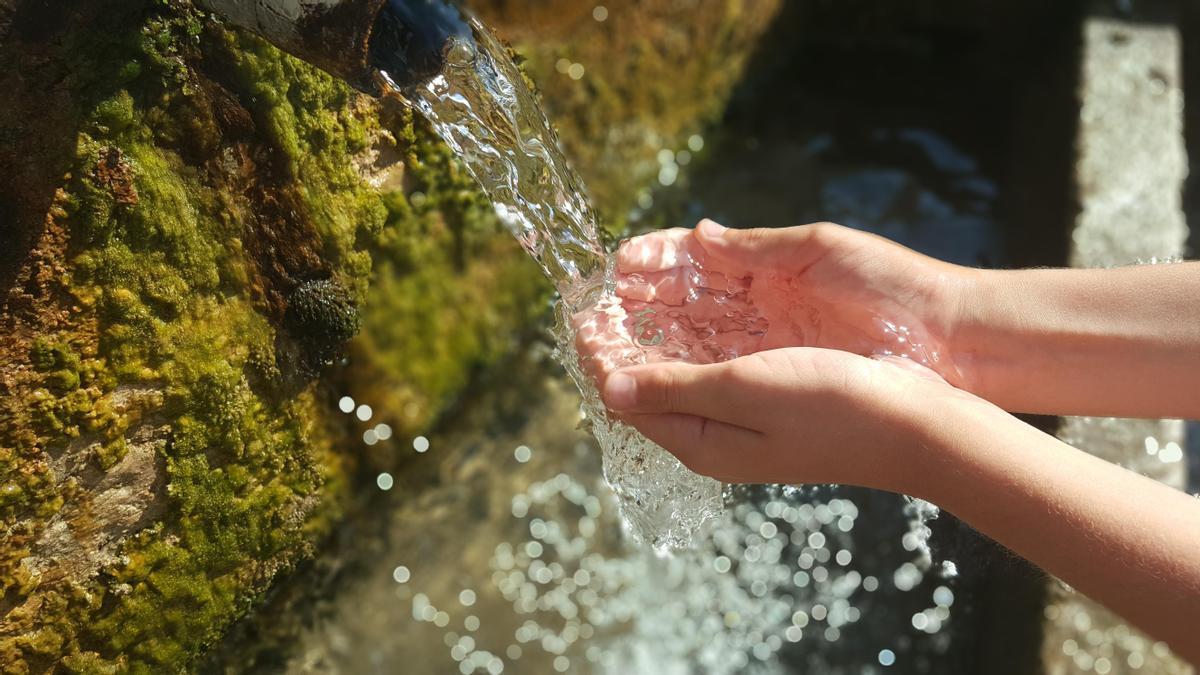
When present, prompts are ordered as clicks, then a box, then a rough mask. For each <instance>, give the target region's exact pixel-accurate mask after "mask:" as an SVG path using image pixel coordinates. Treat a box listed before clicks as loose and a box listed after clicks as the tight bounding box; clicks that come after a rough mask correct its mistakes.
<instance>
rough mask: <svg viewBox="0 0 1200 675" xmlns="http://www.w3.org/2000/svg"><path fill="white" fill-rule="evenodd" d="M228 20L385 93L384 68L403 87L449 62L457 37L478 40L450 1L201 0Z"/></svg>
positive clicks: (337, 74) (376, 92)
mask: <svg viewBox="0 0 1200 675" xmlns="http://www.w3.org/2000/svg"><path fill="white" fill-rule="evenodd" d="M197 2H198V4H199V5H200V6H201V7H202V8H204V9H206V10H208V11H210V12H213V13H214V14H217V15H218V16H221V17H223V18H224V19H226V20H227V21H228V22H229V23H231V24H233V25H235V26H238V27H240V28H244V29H246V30H249V31H252V32H254V33H257V34H258V35H260V36H261V37H263V38H264V39H266V40H267V41H268V42H271V43H272V44H274V45H275V46H276V47H279V48H280V49H282V50H284V51H286V52H288V53H290V54H292V55H293V56H296V57H297V58H300V59H302V60H304V61H307V62H309V63H311V64H313V65H315V66H317V67H318V68H321V69H322V70H325V71H326V72H328V73H330V74H332V75H334V76H335V77H338V78H340V79H342V80H345V81H346V82H347V83H349V84H350V85H351V86H353V87H355V88H357V89H359V90H361V91H364V92H367V93H369V94H373V95H379V94H380V93H381V92H380V91H379V84H378V79H377V75H378V73H380V71H384V72H386V74H387V77H388V78H389V79H390V80H391V82H392V83H393V84H394V85H395V86H397V87H400V88H405V87H410V86H415V85H419V84H421V83H422V82H424V81H426V80H428V79H430V78H432V77H434V76H435V75H436V74H437V73H438V72H440V71H441V69H442V67H443V66H444V65H445V50H446V48H447V46H448V44H449V42H450V41H451V39H453V38H460V39H472V38H471V29H470V25H469V24H468V23H467V21H466V20H465V19H464V17H463V15H462V13H461V12H460V10H459V9H458V8H457V7H455V6H454V5H452V4H450V3H448V2H446V1H445V0H197Z"/></svg>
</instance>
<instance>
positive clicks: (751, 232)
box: [738, 227, 773, 247]
mask: <svg viewBox="0 0 1200 675" xmlns="http://www.w3.org/2000/svg"><path fill="white" fill-rule="evenodd" d="M738 232H739V234H738V237H739V238H740V239H741V240H742V243H743V244H745V245H746V246H749V247H758V246H762V245H765V244H767V243H768V242H769V241H770V239H771V235H772V234H773V232H772V231H771V230H770V229H769V228H765V227H755V228H751V229H748V230H738Z"/></svg>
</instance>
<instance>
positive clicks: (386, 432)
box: [375, 423, 392, 441]
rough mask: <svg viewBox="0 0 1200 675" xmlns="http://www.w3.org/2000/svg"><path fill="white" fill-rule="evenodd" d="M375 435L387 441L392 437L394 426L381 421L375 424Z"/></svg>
mask: <svg viewBox="0 0 1200 675" xmlns="http://www.w3.org/2000/svg"><path fill="white" fill-rule="evenodd" d="M375 437H376V438H378V439H379V440H381V441H386V440H387V439H389V438H391V437H392V428H391V427H390V426H388V425H386V424H383V423H380V424H376V425H375Z"/></svg>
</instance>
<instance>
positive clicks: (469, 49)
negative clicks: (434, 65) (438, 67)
mask: <svg viewBox="0 0 1200 675" xmlns="http://www.w3.org/2000/svg"><path fill="white" fill-rule="evenodd" d="M446 63H447V64H448V65H450V66H453V67H455V68H465V67H467V66H469V65H471V64H473V63H475V48H474V47H473V46H471V44H470V42H468V41H467V40H461V39H458V38H451V39H450V44H449V46H448V47H447V48H446Z"/></svg>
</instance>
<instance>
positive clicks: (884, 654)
mask: <svg viewBox="0 0 1200 675" xmlns="http://www.w3.org/2000/svg"><path fill="white" fill-rule="evenodd" d="M894 663H896V652H893V651H892V650H890V649H881V650H879V665H881V666H885V667H886V666H890V665H892V664H894Z"/></svg>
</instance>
